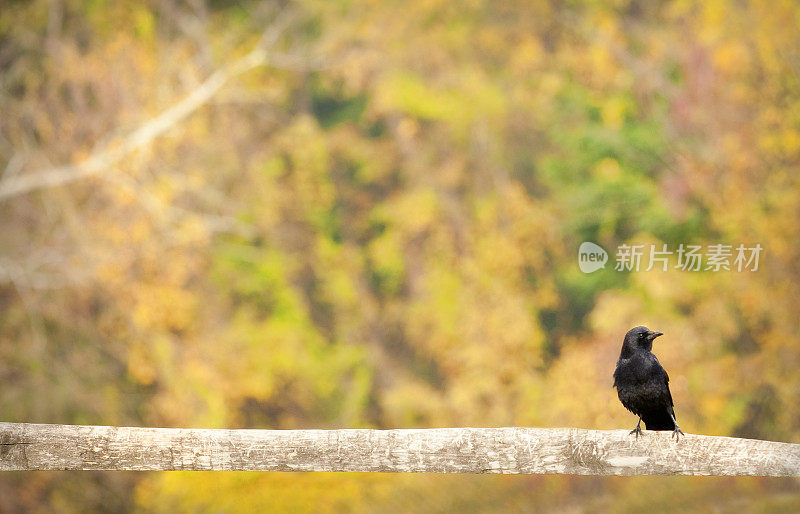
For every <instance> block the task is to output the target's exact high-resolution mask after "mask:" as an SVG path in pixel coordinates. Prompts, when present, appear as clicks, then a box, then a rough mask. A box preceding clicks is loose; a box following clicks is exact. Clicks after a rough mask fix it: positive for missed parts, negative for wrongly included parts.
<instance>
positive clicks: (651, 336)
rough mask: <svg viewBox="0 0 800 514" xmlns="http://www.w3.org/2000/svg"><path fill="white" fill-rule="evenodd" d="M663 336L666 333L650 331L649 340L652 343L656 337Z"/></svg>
mask: <svg viewBox="0 0 800 514" xmlns="http://www.w3.org/2000/svg"><path fill="white" fill-rule="evenodd" d="M663 335H664V332H657V331H652V330H651V331H650V332H649V333H648V334H647V338H648V339H649V340H651V341H652V340H653V339H655V338H656V337H658V336H663Z"/></svg>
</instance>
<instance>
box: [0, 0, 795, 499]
mask: <svg viewBox="0 0 800 514" xmlns="http://www.w3.org/2000/svg"><path fill="white" fill-rule="evenodd" d="M798 27H800V6H798V4H797V3H796V2H795V1H793V0H776V1H771V0H745V1H734V0H711V1H699V0H669V1H655V0H652V1H650V0H639V1H637V0H615V1H613V2H596V1H593V0H570V1H568V2H555V1H550V0H534V1H524V2H523V1H506V2H489V1H482V0H465V1H459V2H452V1H449V2H448V1H444V0H405V1H402V2H401V1H393V0H390V1H382V2H378V1H374V0H373V1H366V0H365V1H346V0H297V1H294V2H289V1H282V2H248V1H240V2H233V1H224V0H208V1H207V2H206V1H204V0H185V1H170V0H151V1H145V2H109V1H105V0H50V1H48V0H35V1H10V0H6V1H4V2H2V4H1V5H0V173H2V175H0V391H1V392H0V419H2V420H4V421H20V422H45V423H83V424H104V425H136V426H176V427H228V428H316V427H318V428H333V427H373V428H398V427H434V426H466V425H472V426H503V425H530V426H577V427H589V428H603V429H605V428H629V427H630V428H632V427H633V425H634V423H635V419H634V418H633V416H631V415H630V414H629V413H627V412H626V411H625V410H624V409H623V408H622V407H621V406H620V405H619V403H618V401H617V399H616V393H615V391H614V390H613V389H612V388H611V383H612V381H611V373H612V371H613V367H614V362H615V360H616V358H617V355H618V353H619V346H620V342H621V339H622V335H623V334H624V333H625V331H626V330H627V329H629V328H630V327H632V326H634V325H639V324H646V325H648V326H650V327H651V328H653V329H658V330H662V331H664V332H665V334H666V335H665V336H664V337H663V338H662V339H659V341H658V343H657V345H656V348H655V352H656V354H657V355H658V357H659V359H660V360H661V362H662V364H664V366H665V367H666V368H667V369H668V371H669V372H670V376H671V379H672V381H671V385H672V394H673V397H674V398H675V402H676V413H677V416H678V420H679V422H680V425H681V427H682V428H683V429H684V430H685V431H686V432H687V433H688V432H694V433H705V434H720V435H735V436H742V437H757V438H767V439H775V440H782V441H793V442H798V441H800V402H798V397H799V396H800V373H799V372H798V369H800V335H799V334H800V325H799V324H798V314H797V313H798V309H800V266H798V262H800V223H798V217H800V173H798V172H800V167H799V166H798V165H799V164H800V30H798ZM582 241H595V242H597V243H598V244H600V245H601V246H603V247H605V248H606V249H613V248H616V247H617V246H619V245H620V244H637V243H638V244H646V245H649V244H656V245H657V246H659V247H660V245H661V244H665V243H666V244H668V245H670V247H675V246H677V245H679V244H680V243H685V244H702V245H705V244H717V243H723V244H738V243H745V244H756V243H758V244H761V245H762V247H763V248H764V253H763V255H762V257H761V262H760V266H759V269H758V270H757V271H755V272H741V273H739V272H735V271H731V272H725V271H720V272H716V273H714V272H706V271H699V272H687V271H680V270H675V269H670V270H669V271H667V272H663V271H660V270H654V271H650V272H644V271H640V272H629V273H624V272H618V271H614V270H613V266H607V267H606V269H604V270H601V271H598V272H596V273H594V274H591V275H588V274H583V273H581V272H580V271H579V269H578V266H577V253H576V252H577V248H578V246H579V245H580V243H581V242H582ZM611 258H612V260H613V256H612V257H611ZM643 491H647V494H643ZM648 501H649V502H653V503H654V504H657V505H658V509H663V510H665V511H669V510H672V509H692V510H695V511H696V510H701V511H702V510H715V509H721V510H723V511H739V510H740V509H741V507H742V506H743V505H748V504H750V503H748V502H753V503H752V504H750V505H756V506H757V508H758V509H760V510H763V511H775V510H785V511H797V510H798V509H800V493H798V491H797V482H796V481H780V480H757V479H747V480H732V479H687V478H660V479H659V478H579V477H550V478H543V477H471V476H463V477H462V476H434V477H429V476H386V475H366V474H365V475H348V474H327V475H323V474H305V475H297V474H269V473H265V474H255V473H251V474H247V473H241V474H240V473H220V474H217V473H202V474H183V473H160V474H159V473H154V474H125V473H115V474H88V473H81V474H68V473H20V474H5V475H3V476H2V477H0V511H3V512H5V511H10V512H14V511H41V512H53V511H61V512H74V511H97V510H104V511H130V510H142V511H165V512H204V511H214V512H224V511H234V512H235V511H243V512H253V511H304V512H340V511H353V510H357V511H377V512H406V511H427V512H453V511H455V512H458V511H497V512H507V511H518V510H534V509H540V510H549V511H552V510H569V511H575V510H586V511H597V512H607V511H609V510H616V511H642V509H645V510H648V511H650V512H653V511H654V510H653V509H652V506H653V505H652V504H650V505H649V506H648V504H647V503H646V502H648Z"/></svg>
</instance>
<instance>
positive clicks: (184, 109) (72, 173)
mask: <svg viewBox="0 0 800 514" xmlns="http://www.w3.org/2000/svg"><path fill="white" fill-rule="evenodd" d="M292 19H293V18H292V16H290V15H284V16H281V17H279V19H278V20H276V21H275V22H274V23H273V24H271V25H270V26H269V27H268V28H267V29H266V30H265V31H264V34H263V35H262V37H261V40H260V41H259V42H258V44H256V45H255V47H254V48H253V50H251V51H250V52H249V53H247V54H246V55H244V56H243V57H241V58H239V59H237V60H236V61H234V62H232V63H230V64H228V65H227V66H224V67H223V68H221V69H219V70H217V71H216V72H214V73H213V74H211V76H210V77H208V78H207V79H206V80H205V81H204V82H203V83H202V84H200V85H199V86H198V87H197V88H196V89H194V90H193V91H192V92H191V93H189V95H188V96H187V97H186V98H184V99H183V100H181V101H180V102H178V103H177V104H175V105H173V106H172V107H170V108H169V109H167V110H165V111H164V112H162V113H161V114H159V115H158V116H156V117H155V118H153V119H151V120H149V121H147V122H146V123H144V124H143V125H141V126H140V127H139V128H138V129H136V130H135V131H133V132H132V133H131V134H129V135H128V136H127V137H125V138H124V139H123V140H122V141H121V142H119V143H118V144H117V145H114V144H113V143H111V144H109V145H107V147H106V148H105V149H104V150H101V151H98V152H95V153H93V154H92V155H91V156H90V157H88V158H87V159H86V160H84V161H83V162H81V163H79V164H74V165H67V166H60V167H56V168H50V169H46V170H40V171H35V172H31V173H25V174H14V175H13V176H8V177H6V178H5V179H4V180H2V182H0V200H3V199H7V198H11V197H14V196H17V195H21V194H24V193H29V192H31V191H35V190H38V189H43V188H49V187H55V186H59V185H63V184H68V183H71V182H75V181H76V180H80V179H82V178H86V177H90V176H93V175H97V174H98V173H101V172H103V171H105V170H107V169H108V168H109V167H110V166H112V165H114V164H116V163H117V162H119V161H120V159H122V158H123V157H125V156H126V155H128V154H130V153H131V152H133V151H135V150H137V149H139V148H142V147H144V146H146V145H148V144H149V143H151V142H152V141H153V140H154V139H156V138H157V137H159V136H161V135H162V134H164V133H165V132H167V131H168V130H170V129H171V128H172V127H174V126H175V125H176V124H178V123H180V122H181V121H183V120H184V119H185V118H186V117H188V116H189V115H190V114H192V113H193V112H195V111H196V110H197V109H199V108H200V107H201V106H203V105H204V104H206V103H207V102H208V101H209V99H211V98H212V97H213V96H214V95H215V94H216V93H217V92H218V91H219V90H220V89H222V87H223V86H224V85H225V84H226V83H227V82H229V81H230V80H231V79H233V78H235V77H237V76H239V75H242V74H243V73H245V72H247V71H250V70H252V69H255V68H259V67H262V66H268V65H275V66H280V62H278V63H271V62H270V48H271V47H272V46H273V45H274V44H275V43H277V41H278V40H279V38H280V36H281V34H282V33H283V31H284V30H285V29H286V28H287V26H288V24H289V22H290V21H291V20H292ZM279 56H281V54H279ZM284 59H285V56H281V58H280V59H278V60H279V61H282V60H284ZM290 67H294V66H290ZM9 175H12V174H9Z"/></svg>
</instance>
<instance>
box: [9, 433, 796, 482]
mask: <svg viewBox="0 0 800 514" xmlns="http://www.w3.org/2000/svg"><path fill="white" fill-rule="evenodd" d="M59 469H62V470H63V469H68V470H142V471H144V470H181V469H182V470H252V471H258V470H261V471H365V472H432V473H531V474H543V473H563V474H576V475H758V476H800V444H790V443H778V442H771V441H759V440H754V439H736V438H731V437H715V436H702V435H693V434H687V435H686V436H685V437H683V438H681V440H680V441H679V442H677V443H676V442H675V441H674V440H672V439H670V432H651V431H645V432H644V433H643V435H642V436H641V437H639V439H638V440H637V439H636V438H634V437H633V436H631V435H629V434H628V431H627V430H583V429H577V428H434V429H415V430H366V429H364V430H362V429H347V430H209V429H177V428H132V427H107V426H80V425H38V424H29V423H0V470H59Z"/></svg>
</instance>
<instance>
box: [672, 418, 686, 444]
mask: <svg viewBox="0 0 800 514" xmlns="http://www.w3.org/2000/svg"><path fill="white" fill-rule="evenodd" d="M669 417H670V418H672V422H673V423H674V424H675V429H673V430H672V436H673V437H675V442H676V443H677V442H678V441H679V440H680V438H681V436H682V435H684V433H683V430H681V427H679V426H678V422H677V421H675V415H674V414H672V413H671V412H670V413H669ZM678 434H680V435H678Z"/></svg>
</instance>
